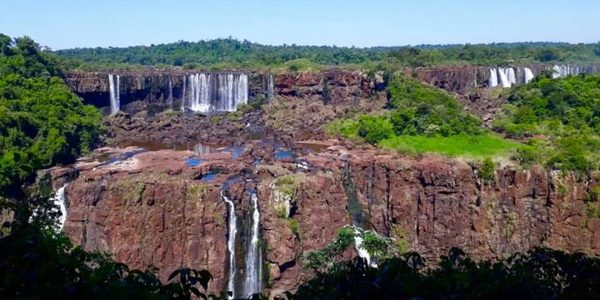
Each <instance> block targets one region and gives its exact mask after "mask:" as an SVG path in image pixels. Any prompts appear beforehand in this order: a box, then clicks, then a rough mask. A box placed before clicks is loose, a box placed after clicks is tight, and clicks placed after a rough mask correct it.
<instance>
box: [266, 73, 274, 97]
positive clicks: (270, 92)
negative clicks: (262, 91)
mask: <svg viewBox="0 0 600 300" xmlns="http://www.w3.org/2000/svg"><path fill="white" fill-rule="evenodd" d="M274 96H275V83H274V82H273V74H269V83H268V85H267V97H268V98H267V100H268V101H269V102H271V101H272V100H273V97H274Z"/></svg>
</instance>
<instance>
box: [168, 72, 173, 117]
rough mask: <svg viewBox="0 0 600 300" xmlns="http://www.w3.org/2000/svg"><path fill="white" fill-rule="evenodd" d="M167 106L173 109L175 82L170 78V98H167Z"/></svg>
mask: <svg viewBox="0 0 600 300" xmlns="http://www.w3.org/2000/svg"><path fill="white" fill-rule="evenodd" d="M167 105H168V106H169V108H170V109H173V81H172V80H171V77H170V76H169V96H168V98H167Z"/></svg>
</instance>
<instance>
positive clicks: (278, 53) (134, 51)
mask: <svg viewBox="0 0 600 300" xmlns="http://www.w3.org/2000/svg"><path fill="white" fill-rule="evenodd" d="M56 53H57V54H59V55H60V56H62V57H65V58H68V59H69V64H70V65H71V67H73V68H78V69H106V68H108V69H114V68H118V69H121V68H135V67H140V66H163V67H169V66H170V67H172V66H182V67H184V68H198V67H201V68H213V69H232V68H271V69H287V70H290V71H294V70H299V69H301V68H304V67H307V68H315V67H318V66H319V65H320V66H346V67H352V66H356V67H362V68H372V67H377V65H379V64H381V65H380V67H385V65H390V64H393V65H402V66H431V65H442V64H475V65H503V64H508V63H515V62H516V63H551V62H563V63H577V62H585V63H593V62H600V44H597V43H596V44H577V45H573V44H567V43H501V44H488V45H483V44H480V45H469V44H467V45H421V46H415V47H410V46H407V47H373V48H355V47H351V48H350V47H336V46H298V45H295V44H293V45H282V46H269V45H261V44H257V43H252V42H249V41H246V40H244V41H238V40H235V39H232V38H227V39H216V40H209V41H199V42H185V41H179V42H177V43H171V44H160V45H150V46H134V47H127V48H83V49H79V48H78V49H67V50H60V51H56Z"/></svg>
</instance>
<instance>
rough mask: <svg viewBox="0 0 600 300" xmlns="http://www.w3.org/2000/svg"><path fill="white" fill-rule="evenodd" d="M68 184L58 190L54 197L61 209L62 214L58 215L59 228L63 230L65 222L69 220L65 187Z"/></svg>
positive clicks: (53, 199)
mask: <svg viewBox="0 0 600 300" xmlns="http://www.w3.org/2000/svg"><path fill="white" fill-rule="evenodd" d="M66 187H67V185H66V184H65V185H63V186H62V187H61V188H59V189H58V190H57V191H56V194H55V195H54V197H53V198H52V201H53V202H54V205H56V206H58V208H59V209H60V216H59V217H58V230H59V231H61V230H62V228H63V226H65V222H66V221H67V196H66V194H65V188H66Z"/></svg>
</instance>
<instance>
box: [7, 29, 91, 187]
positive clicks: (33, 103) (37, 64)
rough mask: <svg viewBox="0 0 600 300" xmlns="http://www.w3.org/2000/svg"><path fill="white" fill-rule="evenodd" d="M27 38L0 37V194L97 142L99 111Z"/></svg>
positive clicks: (73, 157)
mask: <svg viewBox="0 0 600 300" xmlns="http://www.w3.org/2000/svg"><path fill="white" fill-rule="evenodd" d="M60 75H61V74H60V68H59V67H58V66H57V64H56V63H55V61H54V58H53V57H52V56H51V55H48V54H47V53H45V52H42V51H40V46H39V45H38V44H36V43H35V42H34V41H33V40H31V39H30V38H28V37H22V38H16V39H14V40H13V39H11V38H10V37H8V36H6V35H1V34H0V193H16V192H18V191H19V190H20V185H21V184H22V183H23V182H24V181H26V180H28V179H30V178H31V176H32V175H33V173H34V172H35V171H36V170H38V169H40V168H43V167H48V166H51V165H53V164H56V163H64V162H70V161H73V160H74V159H75V158H76V157H77V156H78V155H79V154H81V153H84V152H86V151H88V150H90V149H91V148H92V147H94V145H96V144H97V143H98V142H99V135H100V130H101V128H100V125H99V124H100V121H101V115H100V113H99V112H98V111H97V110H96V109H95V108H94V107H92V106H86V105H83V104H82V102H81V100H80V99H79V98H78V97H77V96H76V95H75V94H74V93H73V92H71V90H70V89H69V88H68V87H67V85H66V84H65V83H64V81H63V79H62V78H61V77H60Z"/></svg>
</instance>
